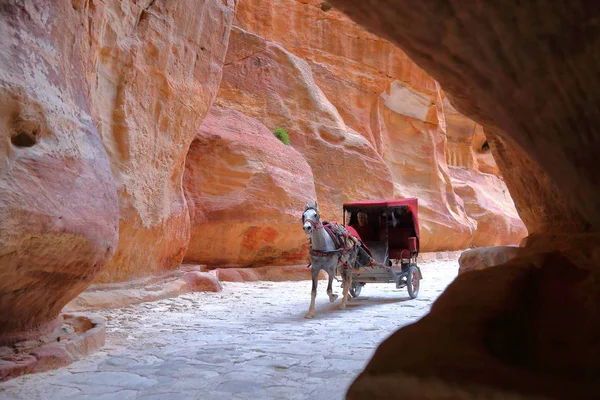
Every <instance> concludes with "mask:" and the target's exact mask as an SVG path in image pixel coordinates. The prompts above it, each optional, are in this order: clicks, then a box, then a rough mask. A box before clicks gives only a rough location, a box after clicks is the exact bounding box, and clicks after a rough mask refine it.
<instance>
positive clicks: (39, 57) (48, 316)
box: [0, 1, 118, 344]
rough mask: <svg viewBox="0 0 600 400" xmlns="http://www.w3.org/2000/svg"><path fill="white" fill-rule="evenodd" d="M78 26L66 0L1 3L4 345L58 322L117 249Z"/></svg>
mask: <svg viewBox="0 0 600 400" xmlns="http://www.w3.org/2000/svg"><path fill="white" fill-rule="evenodd" d="M79 22H80V15H79V14H78V12H77V11H76V10H74V9H73V8H72V7H71V5H70V4H67V3H65V2H62V4H57V5H55V6H51V5H50V4H45V5H40V4H38V2H33V1H26V2H19V3H18V4H17V3H16V2H14V3H10V4H3V5H2V6H0V30H1V31H2V32H3V33H2V40H1V41H0V54H2V55H1V56H0V104H1V106H0V124H2V128H1V129H0V344H2V343H6V342H11V341H14V340H16V339H17V338H18V337H19V335H18V334H16V333H15V332H21V333H24V332H26V331H28V330H30V329H33V328H39V329H40V330H44V329H45V327H48V328H49V327H50V326H51V325H52V320H53V319H54V317H56V315H57V314H58V312H59V311H60V309H61V308H62V307H63V306H64V305H65V304H66V303H67V302H68V301H69V300H71V299H72V298H73V297H75V296H76V295H77V294H78V293H79V292H81V291H82V290H83V289H85V288H86V287H87V286H88V285H89V284H90V283H91V281H92V279H93V278H94V276H96V275H97V274H98V272H99V271H100V270H101V269H102V267H103V266H104V265H105V264H106V263H107V262H108V261H109V260H110V258H111V257H112V255H113V254H114V252H115V249H116V247H117V240H118V230H117V226H118V225H117V224H118V203H117V193H116V190H115V181H114V180H113V176H112V174H111V171H110V162H109V158H108V156H107V154H106V152H105V150H104V147H103V145H102V141H101V136H100V134H99V133H98V130H97V129H96V125H95V124H94V121H93V119H92V116H91V114H90V111H89V103H88V99H87V89H88V88H87V84H86V81H85V79H83V78H84V77H85V71H84V70H83V69H82V68H81V66H82V57H81V47H80V46H82V45H85V44H84V43H80V41H79V40H78V35H79V28H78V26H79ZM13 334H14V335H13Z"/></svg>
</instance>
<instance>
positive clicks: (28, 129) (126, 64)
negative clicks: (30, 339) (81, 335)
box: [0, 0, 235, 343]
mask: <svg viewBox="0 0 600 400" xmlns="http://www.w3.org/2000/svg"><path fill="white" fill-rule="evenodd" d="M234 7H235V3H234V1H233V0H231V1H227V0H226V1H221V0H206V1H199V2H195V3H194V8H193V12H190V6H189V4H188V3H186V2H183V1H169V2H166V1H160V0H156V1H150V0H148V1H141V2H140V1H121V2H113V1H101V0H100V1H93V2H91V1H89V2H88V1H73V2H45V3H44V4H43V5H41V4H39V2H34V1H25V2H17V1H14V2H5V3H4V4H3V5H2V6H0V30H1V31H2V37H3V39H2V41H1V42H0V46H1V49H2V53H1V54H2V56H1V57H0V96H1V100H2V107H1V111H0V123H1V124H2V129H1V130H0V135H1V136H0V137H1V140H0V233H1V234H0V278H1V279H0V281H1V282H0V343H3V342H12V341H15V340H18V339H19V338H20V337H21V336H23V332H25V331H27V330H28V329H33V328H37V330H38V332H37V333H34V332H32V333H31V335H35V334H39V333H40V331H44V330H51V329H53V327H54V325H53V323H52V321H53V319H54V317H55V316H56V315H57V313H58V312H59V311H60V309H61V308H62V307H63V306H64V304H65V303H67V302H68V301H69V300H70V299H72V298H73V297H75V296H76V295H77V294H78V293H79V292H81V291H82V290H83V289H85V288H86V287H87V286H88V285H89V284H90V283H91V281H92V280H93V279H94V278H95V277H96V279H97V280H98V281H115V280H125V279H130V278H132V277H135V276H140V275H147V274H152V273H156V272H158V271H161V270H166V269H172V268H174V267H176V266H178V265H179V264H180V262H181V260H182V259H183V256H184V253H185V250H186V248H187V243H188V241H189V214H188V210H187V206H186V202H185V198H184V195H183V189H182V184H181V182H182V177H183V171H184V163H185V157H186V154H187V150H188V147H189V144H190V143H191V141H192V139H193V137H194V135H195V134H196V132H197V130H198V128H199V126H200V124H201V122H202V120H203V118H204V116H205V115H206V113H207V112H208V109H209V107H210V105H211V103H212V101H213V98H214V95H215V94H216V91H217V89H218V86H219V81H220V78H221V69H222V65H223V60H224V56H225V53H226V50H227V43H228V38H229V29H230V26H231V21H232V19H233V16H234ZM107 263H108V264H107ZM101 271H102V272H101ZM100 272H101V274H100V276H99V277H98V273H100ZM16 332H18V333H16Z"/></svg>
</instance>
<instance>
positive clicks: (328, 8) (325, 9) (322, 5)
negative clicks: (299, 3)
mask: <svg viewBox="0 0 600 400" xmlns="http://www.w3.org/2000/svg"><path fill="white" fill-rule="evenodd" d="M321 10H322V11H324V12H327V11H329V10H331V6H330V5H329V4H327V3H321Z"/></svg>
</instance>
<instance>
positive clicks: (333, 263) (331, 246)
mask: <svg viewBox="0 0 600 400" xmlns="http://www.w3.org/2000/svg"><path fill="white" fill-rule="evenodd" d="M302 224H303V227H302V228H303V229H304V232H305V233H306V234H307V235H308V236H309V237H310V242H311V247H310V262H311V268H312V269H311V275H312V291H311V301H310V307H309V309H308V312H307V313H306V315H304V318H313V317H314V314H315V298H316V297H317V284H318V281H319V271H321V270H324V271H325V272H327V275H328V276H329V281H328V283H327V295H328V296H329V301H330V302H331V303H333V302H334V301H335V300H336V299H337V298H338V296H337V294H334V293H333V289H332V283H333V278H334V277H335V274H336V271H337V270H338V267H339V269H340V275H341V276H342V282H343V293H342V303H341V305H340V308H341V309H342V310H343V309H345V308H346V302H347V301H348V300H349V297H350V294H349V293H348V291H349V290H350V287H351V286H352V267H353V266H354V265H355V262H356V257H357V254H358V248H359V246H358V244H357V242H356V239H354V237H349V238H348V240H350V241H351V243H353V245H352V247H351V248H343V247H342V248H340V247H339V246H337V245H336V243H335V242H334V239H333V238H332V237H331V235H330V234H329V233H328V231H327V230H326V229H324V226H323V224H322V223H321V219H320V216H319V209H318V205H317V202H316V201H315V202H314V203H313V204H306V207H305V209H304V212H303V213H302Z"/></svg>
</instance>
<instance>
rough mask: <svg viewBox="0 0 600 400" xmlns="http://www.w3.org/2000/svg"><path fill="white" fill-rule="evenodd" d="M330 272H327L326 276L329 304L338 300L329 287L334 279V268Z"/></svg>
mask: <svg viewBox="0 0 600 400" xmlns="http://www.w3.org/2000/svg"><path fill="white" fill-rule="evenodd" d="M332 270H333V271H331V270H330V271H327V274H328V275H329V282H327V296H329V302H330V303H333V302H334V301H335V300H336V299H337V298H338V295H337V294H334V293H333V288H332V287H331V285H332V284H333V278H334V277H335V268H332Z"/></svg>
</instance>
